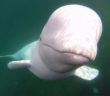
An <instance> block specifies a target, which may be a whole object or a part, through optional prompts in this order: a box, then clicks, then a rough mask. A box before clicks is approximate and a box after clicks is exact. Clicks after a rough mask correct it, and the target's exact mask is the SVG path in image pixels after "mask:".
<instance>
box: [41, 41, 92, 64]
mask: <svg viewBox="0 0 110 96" xmlns="http://www.w3.org/2000/svg"><path fill="white" fill-rule="evenodd" d="M42 43H43V42H42ZM43 45H44V46H47V47H49V48H51V49H52V50H54V51H55V52H58V53H60V54H61V57H62V58H64V59H61V60H60V61H62V62H64V63H67V64H71V65H83V64H87V63H88V62H91V61H93V60H92V59H91V58H90V57H89V56H88V55H86V54H83V53H76V52H74V51H71V52H70V51H61V50H58V49H56V48H54V47H52V46H50V45H48V44H45V43H43Z"/></svg>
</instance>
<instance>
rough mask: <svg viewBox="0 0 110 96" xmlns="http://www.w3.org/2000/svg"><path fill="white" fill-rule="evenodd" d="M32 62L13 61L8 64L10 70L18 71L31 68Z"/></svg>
mask: <svg viewBox="0 0 110 96" xmlns="http://www.w3.org/2000/svg"><path fill="white" fill-rule="evenodd" d="M30 66H31V65H30V60H18V61H11V62H9V63H8V68H9V69H18V68H29V67H30Z"/></svg>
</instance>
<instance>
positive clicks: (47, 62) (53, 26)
mask: <svg viewBox="0 0 110 96" xmlns="http://www.w3.org/2000/svg"><path fill="white" fill-rule="evenodd" d="M101 33H102V22H101V19H100V17H99V15H98V14H97V13H96V12H95V11H94V10H92V9H90V8H88V7H86V6H82V5H77V4H73V5H65V6H62V7H60V8H58V9H56V10H55V11H54V12H53V13H52V15H51V16H50V18H49V19H48V21H47V23H46V24H45V26H44V28H43V30H42V32H41V34H40V37H39V39H37V41H34V42H32V43H30V44H28V45H26V46H25V47H23V48H21V50H20V51H18V52H16V53H15V54H13V55H9V56H10V57H12V58H14V59H15V61H10V62H9V63H8V68H9V69H17V68H28V69H29V70H30V71H31V72H32V73H33V74H34V75H36V76H37V77H39V78H41V79H46V80H56V79H63V78H67V77H69V76H72V75H75V76H78V77H80V78H82V79H85V80H93V79H94V78H96V77H97V76H98V74H99V71H98V69H95V68H92V67H90V66H88V65H89V64H90V63H91V62H93V61H94V60H95V58H96V56H97V44H98V41H99V39H100V37H101Z"/></svg>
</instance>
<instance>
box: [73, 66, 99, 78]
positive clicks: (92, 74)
mask: <svg viewBox="0 0 110 96" xmlns="http://www.w3.org/2000/svg"><path fill="white" fill-rule="evenodd" d="M73 74H74V75H75V76H78V77H80V78H82V79H84V80H93V79H95V78H96V77H97V76H98V75H99V70H97V69H95V68H92V67H89V66H86V65H83V66H81V67H79V68H77V69H76V70H75V71H74V73H73Z"/></svg>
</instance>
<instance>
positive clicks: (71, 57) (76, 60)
mask: <svg viewBox="0 0 110 96" xmlns="http://www.w3.org/2000/svg"><path fill="white" fill-rule="evenodd" d="M63 54H64V56H65V60H64V61H65V62H67V63H68V64H72V65H73V64H74V65H82V64H87V63H88V62H91V61H92V60H91V59H90V58H89V57H87V56H85V55H83V54H77V53H75V52H71V53H70V52H64V53H63Z"/></svg>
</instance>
